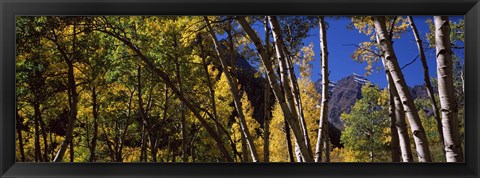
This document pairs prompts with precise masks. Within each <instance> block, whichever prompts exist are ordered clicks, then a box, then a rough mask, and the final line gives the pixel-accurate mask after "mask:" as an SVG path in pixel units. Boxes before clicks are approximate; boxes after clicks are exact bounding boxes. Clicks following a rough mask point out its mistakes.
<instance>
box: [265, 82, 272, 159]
mask: <svg viewBox="0 0 480 178" xmlns="http://www.w3.org/2000/svg"><path fill="white" fill-rule="evenodd" d="M263 87H264V89H265V92H264V103H263V104H264V108H263V111H264V118H263V162H270V113H271V111H270V86H269V85H268V82H267V80H265V83H264V84H263Z"/></svg>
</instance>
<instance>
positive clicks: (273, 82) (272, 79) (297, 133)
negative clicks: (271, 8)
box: [236, 16, 313, 162]
mask: <svg viewBox="0 0 480 178" xmlns="http://www.w3.org/2000/svg"><path fill="white" fill-rule="evenodd" d="M236 19H237V21H238V22H239V23H240V25H241V26H242V28H243V29H244V30H245V32H246V33H247V35H248V37H250V39H251V40H252V41H253V43H254V45H255V47H256V49H257V51H258V52H259V53H260V58H261V60H262V64H263V66H264V67H265V70H266V71H267V78H268V81H269V83H270V86H271V88H272V90H273V93H274V95H275V98H276V99H277V101H278V103H279V104H280V107H281V109H282V112H283V114H284V117H285V119H286V121H287V122H288V124H289V125H290V126H291V128H292V131H293V135H294V137H295V139H296V141H297V142H298V145H300V148H301V149H300V151H301V153H302V155H303V157H304V158H305V161H307V162H313V157H312V156H311V154H309V152H308V150H307V149H306V146H305V139H304V138H303V134H302V131H301V128H300V125H299V122H298V118H296V117H293V114H292V113H291V112H290V109H289V107H288V106H287V104H286V101H285V96H284V95H283V92H281V90H280V87H279V85H278V83H277V82H278V81H277V77H276V75H275V72H274V70H273V67H272V63H271V61H270V58H269V57H268V54H267V52H266V50H265V48H264V46H263V45H262V42H261V40H260V39H259V38H258V35H257V34H256V33H255V31H254V30H253V29H252V27H250V25H249V24H248V22H247V21H246V20H245V18H244V17H240V16H239V17H237V18H236Z"/></svg>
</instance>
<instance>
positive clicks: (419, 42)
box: [408, 16, 445, 145]
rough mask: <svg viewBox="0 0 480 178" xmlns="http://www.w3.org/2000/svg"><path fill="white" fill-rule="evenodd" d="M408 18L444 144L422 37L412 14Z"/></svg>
mask: <svg viewBox="0 0 480 178" xmlns="http://www.w3.org/2000/svg"><path fill="white" fill-rule="evenodd" d="M408 20H409V21H410V26H411V27H412V32H413V35H414V36H415V41H417V48H418V53H419V56H420V61H422V67H423V80H424V81H425V86H426V87H427V94H428V98H429V99H430V104H431V106H432V110H433V116H434V118H435V121H436V124H437V130H438V133H439V136H440V140H441V141H442V144H443V145H445V144H444V139H443V129H442V121H441V120H440V116H439V114H438V106H437V102H436V101H435V95H434V92H433V86H432V82H430V75H429V72H428V64H427V58H426V57H425V51H424V49H423V43H422V39H421V38H420V35H419V34H418V30H417V26H416V25H415V22H414V21H413V17H412V16H408Z"/></svg>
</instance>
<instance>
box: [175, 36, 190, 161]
mask: <svg viewBox="0 0 480 178" xmlns="http://www.w3.org/2000/svg"><path fill="white" fill-rule="evenodd" d="M173 43H174V45H173V46H174V47H175V48H177V47H178V45H177V40H176V37H174V42H173ZM173 58H174V59H173V60H174V61H175V73H176V76H177V82H178V90H179V92H180V93H182V94H183V85H182V77H181V71H180V62H179V59H178V56H177V53H176V52H174V57H173ZM180 112H181V114H180V127H181V129H180V130H181V135H182V146H181V148H182V161H183V162H187V161H188V150H187V142H188V141H187V135H188V134H187V126H186V119H185V112H186V108H185V104H184V103H183V102H181V103H180Z"/></svg>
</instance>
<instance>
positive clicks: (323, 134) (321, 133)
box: [315, 16, 330, 162]
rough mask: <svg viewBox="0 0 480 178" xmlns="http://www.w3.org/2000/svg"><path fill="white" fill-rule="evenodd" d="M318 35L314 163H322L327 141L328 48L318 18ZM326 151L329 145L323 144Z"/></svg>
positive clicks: (322, 23) (320, 19)
mask: <svg viewBox="0 0 480 178" xmlns="http://www.w3.org/2000/svg"><path fill="white" fill-rule="evenodd" d="M318 19H319V22H318V23H319V29H320V30H319V31H320V32H319V34H320V50H321V54H322V56H321V58H322V61H321V65H322V83H323V84H322V105H321V108H320V119H319V122H318V123H319V126H318V135H317V144H316V147H315V162H321V161H322V152H323V147H324V143H327V142H326V140H327V139H328V133H327V132H328V88H329V87H328V86H329V83H330V81H329V79H328V47H327V29H326V26H325V18H324V17H323V16H320V17H319V18H318ZM325 145H326V148H325V150H327V149H330V148H328V145H329V144H325Z"/></svg>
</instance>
